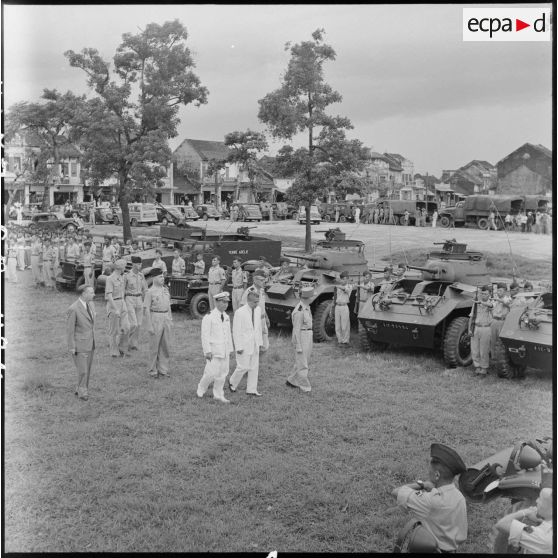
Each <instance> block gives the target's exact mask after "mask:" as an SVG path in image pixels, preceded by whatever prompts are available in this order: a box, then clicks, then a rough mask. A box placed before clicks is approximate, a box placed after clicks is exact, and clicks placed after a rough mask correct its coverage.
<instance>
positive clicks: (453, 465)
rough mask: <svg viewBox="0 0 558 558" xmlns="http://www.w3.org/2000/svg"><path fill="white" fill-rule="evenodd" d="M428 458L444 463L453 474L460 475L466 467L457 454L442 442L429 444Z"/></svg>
mask: <svg viewBox="0 0 558 558" xmlns="http://www.w3.org/2000/svg"><path fill="white" fill-rule="evenodd" d="M430 458H431V459H432V460H433V461H436V462H438V463H441V464H442V465H445V466H446V467H447V468H448V469H449V470H450V471H451V472H452V473H453V476H455V475H460V474H461V473H464V472H465V470H466V469H467V467H465V463H463V460H462V459H461V457H459V454H458V453H457V452H456V451H455V450H453V449H451V448H450V447H448V446H445V445H444V444H432V445H431V446H430Z"/></svg>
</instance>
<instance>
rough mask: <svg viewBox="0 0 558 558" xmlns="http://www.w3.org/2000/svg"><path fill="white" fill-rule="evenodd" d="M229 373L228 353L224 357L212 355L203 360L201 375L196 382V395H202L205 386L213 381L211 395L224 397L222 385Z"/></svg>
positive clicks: (218, 397) (219, 397)
mask: <svg viewBox="0 0 558 558" xmlns="http://www.w3.org/2000/svg"><path fill="white" fill-rule="evenodd" d="M228 373H229V355H228V354H227V356H226V357H225V358H219V357H215V356H214V357H213V358H212V359H211V360H206V361H205V369H204V371H203V376H202V378H201V380H200V383H199V384H198V395H203V394H204V393H205V392H206V391H207V388H208V387H209V386H210V385H211V383H213V397H215V398H216V399H222V398H223V397H225V394H224V393H223V386H224V385H225V379H226V378H227V374H228Z"/></svg>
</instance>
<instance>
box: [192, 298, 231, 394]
mask: <svg viewBox="0 0 558 558" xmlns="http://www.w3.org/2000/svg"><path fill="white" fill-rule="evenodd" d="M213 298H214V302H215V308H214V309H213V310H212V311H211V312H210V313H209V314H207V315H206V316H204V317H203V319H202V324H201V340H202V349H203V354H204V356H205V369H204V371H203V376H202V378H201V380H200V382H199V384H198V389H197V392H196V395H197V396H198V397H200V398H201V397H203V396H204V394H205V392H206V391H207V388H208V387H209V386H210V384H212V383H213V398H214V399H217V400H218V401H221V402H222V403H229V400H228V399H226V398H225V394H224V392H223V386H224V385H225V380H226V378H227V374H228V373H229V359H230V354H231V353H232V352H233V351H234V345H233V340H232V335H231V322H230V320H229V316H228V315H227V313H226V310H227V306H228V305H229V300H230V296H229V293H227V292H224V293H219V294H216V295H214V297H213Z"/></svg>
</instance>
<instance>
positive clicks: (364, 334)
mask: <svg viewBox="0 0 558 558" xmlns="http://www.w3.org/2000/svg"><path fill="white" fill-rule="evenodd" d="M358 338H359V341H360V349H361V351H364V352H365V353H370V352H372V351H374V352H377V351H383V350H384V349H385V348H386V347H387V343H378V342H377V341H372V339H371V338H370V334H369V333H368V330H367V329H366V328H365V327H363V326H362V325H360V324H359V326H358Z"/></svg>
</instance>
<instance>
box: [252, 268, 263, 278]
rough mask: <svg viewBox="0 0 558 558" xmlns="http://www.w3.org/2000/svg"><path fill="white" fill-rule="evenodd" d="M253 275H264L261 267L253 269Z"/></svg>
mask: <svg viewBox="0 0 558 558" xmlns="http://www.w3.org/2000/svg"><path fill="white" fill-rule="evenodd" d="M254 277H265V272H264V271H263V270H262V269H256V271H254Z"/></svg>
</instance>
